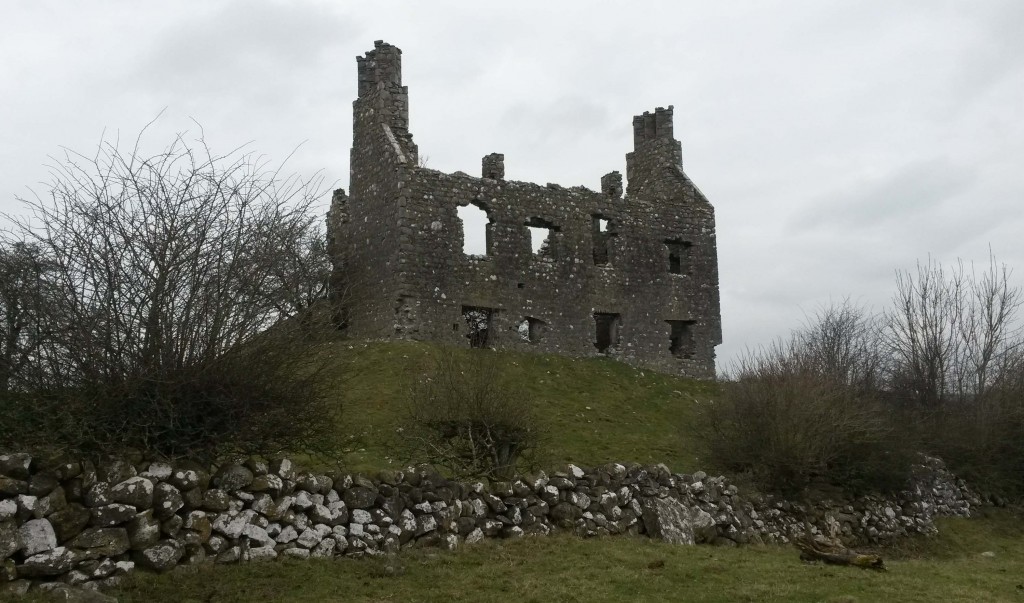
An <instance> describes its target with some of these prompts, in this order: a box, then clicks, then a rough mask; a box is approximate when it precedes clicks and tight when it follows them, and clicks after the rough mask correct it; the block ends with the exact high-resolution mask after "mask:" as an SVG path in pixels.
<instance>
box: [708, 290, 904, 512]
mask: <svg viewBox="0 0 1024 603" xmlns="http://www.w3.org/2000/svg"><path fill="white" fill-rule="evenodd" d="M871 325H872V322H871V320H870V317H868V316H867V315H866V314H865V313H864V312H863V310H861V309H858V308H854V307H852V306H850V305H849V304H843V305H842V306H839V307H830V308H825V309H823V310H821V311H820V312H819V313H818V314H817V316H816V317H815V318H814V319H813V320H812V321H811V322H810V323H809V324H808V325H807V326H805V328H804V329H802V330H801V331H798V332H797V333H795V334H794V336H793V337H792V339H791V340H790V341H789V342H787V343H781V342H780V343H777V344H775V345H773V346H771V347H769V348H767V349H763V350H760V351H759V352H757V353H750V354H748V355H747V356H745V357H744V358H743V359H741V360H740V362H739V363H738V365H737V366H736V367H735V368H734V372H733V374H732V375H731V376H730V381H729V382H727V383H724V384H723V395H722V396H721V398H720V399H719V400H717V401H716V402H714V403H713V404H712V405H711V406H710V407H708V408H707V410H706V411H705V418H706V419H707V426H708V427H709V433H710V448H711V453H712V456H713V458H714V459H715V460H716V461H718V462H719V463H721V464H722V465H724V466H725V467H728V468H730V469H733V470H739V471H746V472H749V473H751V474H752V475H753V476H754V477H755V479H757V480H758V481H760V482H761V483H762V485H763V486H764V487H766V488H768V489H772V490H778V491H783V492H793V491H796V490H800V489H802V488H804V487H807V486H809V485H812V484H814V483H818V482H825V483H833V484H837V485H841V486H843V487H845V488H848V489H889V488H894V487H898V486H899V485H902V483H903V481H904V480H905V478H906V476H907V475H908V471H909V451H908V450H907V449H906V447H905V446H904V442H902V441H901V439H902V438H901V436H900V435H899V434H898V433H897V430H896V429H895V426H894V425H893V424H892V422H891V420H890V416H889V413H888V412H887V410H886V409H885V408H884V406H883V405H882V404H881V403H880V402H879V401H878V399H877V397H876V395H875V394H876V392H875V391H873V389H872V384H873V383H875V380H876V379H877V377H878V365H879V359H878V358H877V357H876V355H875V352H874V349H875V348H873V347H872V345H871V341H872V337H873V331H872V330H871V329H872V326H871Z"/></svg>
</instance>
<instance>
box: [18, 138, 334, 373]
mask: <svg viewBox="0 0 1024 603" xmlns="http://www.w3.org/2000/svg"><path fill="white" fill-rule="evenodd" d="M140 139H141V136H140ZM51 176H52V180H51V182H50V184H49V191H48V195H47V196H46V197H39V196H37V197H36V198H34V199H27V200H26V199H22V201H23V202H24V203H25V204H26V205H27V207H28V208H29V210H30V214H31V215H30V217H28V218H16V219H15V220H14V222H15V225H16V228H17V231H18V234H19V235H20V236H22V237H24V238H26V239H27V240H30V241H32V242H33V245H35V246H36V247H37V248H38V249H40V251H41V253H42V254H43V255H44V256H45V258H46V261H47V262H49V263H50V264H52V265H53V266H54V269H55V275H56V282H55V287H56V294H57V295H58V296H59V299H57V300H55V303H57V304H59V306H60V313H61V316H62V317H63V323H64V324H63V325H61V326H62V328H61V329H59V333H60V336H59V337H58V338H57V340H56V341H54V342H52V344H51V345H55V346H57V347H59V348H60V351H61V353H62V354H63V355H66V359H67V364H66V366H60V367H57V372H58V374H55V375H54V377H55V378H60V379H62V380H67V379H68V378H72V380H75V379H82V378H86V379H88V380H94V379H100V380H117V379H119V378H120V377H121V376H123V375H124V374H126V373H140V372H142V373H144V372H154V371H155V372H160V371H161V370H164V369H173V368H179V367H182V366H188V365H191V364H195V363H200V362H202V361H204V360H207V359H211V358H215V357H218V356H219V355H221V354H223V353H224V352H226V351H227V350H230V349H232V348H233V347H235V346H237V345H239V344H240V343H242V342H244V341H246V340H248V339H250V338H252V337H253V336H255V335H256V334H258V333H260V332H262V331H264V330H266V329H268V328H269V327H271V326H273V325H274V324H276V323H278V322H280V321H282V320H284V319H287V318H289V317H291V316H293V315H294V314H296V313H298V312H300V311H302V310H304V309H306V308H308V307H309V306H310V305H311V304H312V303H313V302H314V301H315V300H316V299H318V298H319V297H321V296H322V295H323V293H324V290H323V287H324V286H325V279H324V278H323V277H324V275H325V270H326V267H327V265H328V263H327V259H326V253H325V252H324V250H323V245H322V243H321V241H322V239H323V234H322V232H321V230H320V220H319V219H318V217H316V216H315V215H313V213H312V211H311V209H312V205H313V203H314V202H315V201H316V200H317V199H318V198H319V197H320V195H321V191H320V190H319V188H318V186H319V183H320V181H319V178H314V179H312V180H300V179H298V178H296V177H294V176H288V177H284V176H282V175H281V173H280V171H279V168H278V169H271V168H269V167H268V165H267V163H266V161H265V160H264V159H262V158H261V157H258V156H255V155H252V154H247V153H239V152H237V151H236V152H232V153H229V154H226V155H215V154H213V153H212V152H211V151H210V149H209V148H208V147H207V146H206V144H205V142H204V141H203V139H202V138H200V139H199V140H198V144H196V145H190V144H189V143H188V142H187V141H186V139H185V138H184V136H183V135H179V136H177V137H176V138H175V140H174V141H173V142H172V143H171V144H170V145H169V146H168V147H167V148H165V149H164V150H163V151H162V152H159V153H157V154H155V155H151V156H144V155H143V154H142V153H141V152H140V149H139V140H137V141H136V143H135V146H134V147H132V148H131V149H130V150H128V151H127V152H124V151H122V149H121V148H120V147H119V145H118V143H117V142H116V141H115V142H113V143H111V142H107V141H103V142H101V143H100V145H99V147H98V148H97V150H96V153H95V154H94V155H93V156H91V157H89V156H85V155H82V154H79V153H75V152H73V151H66V152H65V155H64V157H63V158H61V159H60V160H55V162H54V163H53V165H52V166H51Z"/></svg>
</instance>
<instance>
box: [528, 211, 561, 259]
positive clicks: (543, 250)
mask: <svg viewBox="0 0 1024 603" xmlns="http://www.w3.org/2000/svg"><path fill="white" fill-rule="evenodd" d="M526 227H527V228H528V229H529V231H530V250H531V251H533V255H536V256H539V257H548V258H553V257H555V240H554V239H555V233H556V232H558V227H557V226H555V225H554V224H552V223H551V222H548V221H547V220H545V219H543V218H530V219H529V220H527V221H526Z"/></svg>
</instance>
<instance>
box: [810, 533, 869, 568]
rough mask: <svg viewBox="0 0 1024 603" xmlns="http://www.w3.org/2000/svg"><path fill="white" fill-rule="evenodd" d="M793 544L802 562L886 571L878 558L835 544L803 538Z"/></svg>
mask: <svg viewBox="0 0 1024 603" xmlns="http://www.w3.org/2000/svg"><path fill="white" fill-rule="evenodd" d="M793 544H794V545H796V548H798V549H800V559H801V560H802V561H807V562H813V561H824V562H825V563H829V564H832V565H852V566H854V567H859V568H861V569H873V570H878V571H883V572H884V571H886V568H885V562H884V561H883V560H882V558H881V557H880V556H878V555H870V554H866V553H858V552H857V551H853V550H850V549H848V548H846V547H844V546H843V545H841V544H839V543H836V542H828V541H824V540H816V539H814V538H811V537H810V536H804V537H801V538H796V539H794V540H793Z"/></svg>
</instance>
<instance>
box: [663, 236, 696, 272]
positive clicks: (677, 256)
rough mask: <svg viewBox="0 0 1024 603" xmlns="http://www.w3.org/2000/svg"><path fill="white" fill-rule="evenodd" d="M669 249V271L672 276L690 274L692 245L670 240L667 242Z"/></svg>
mask: <svg viewBox="0 0 1024 603" xmlns="http://www.w3.org/2000/svg"><path fill="white" fill-rule="evenodd" d="M665 245H666V246H667V247H668V271H669V272H670V273H671V274H690V248H691V247H693V245H692V244H691V243H687V242H685V241H679V240H676V239H669V240H667V241H665Z"/></svg>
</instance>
